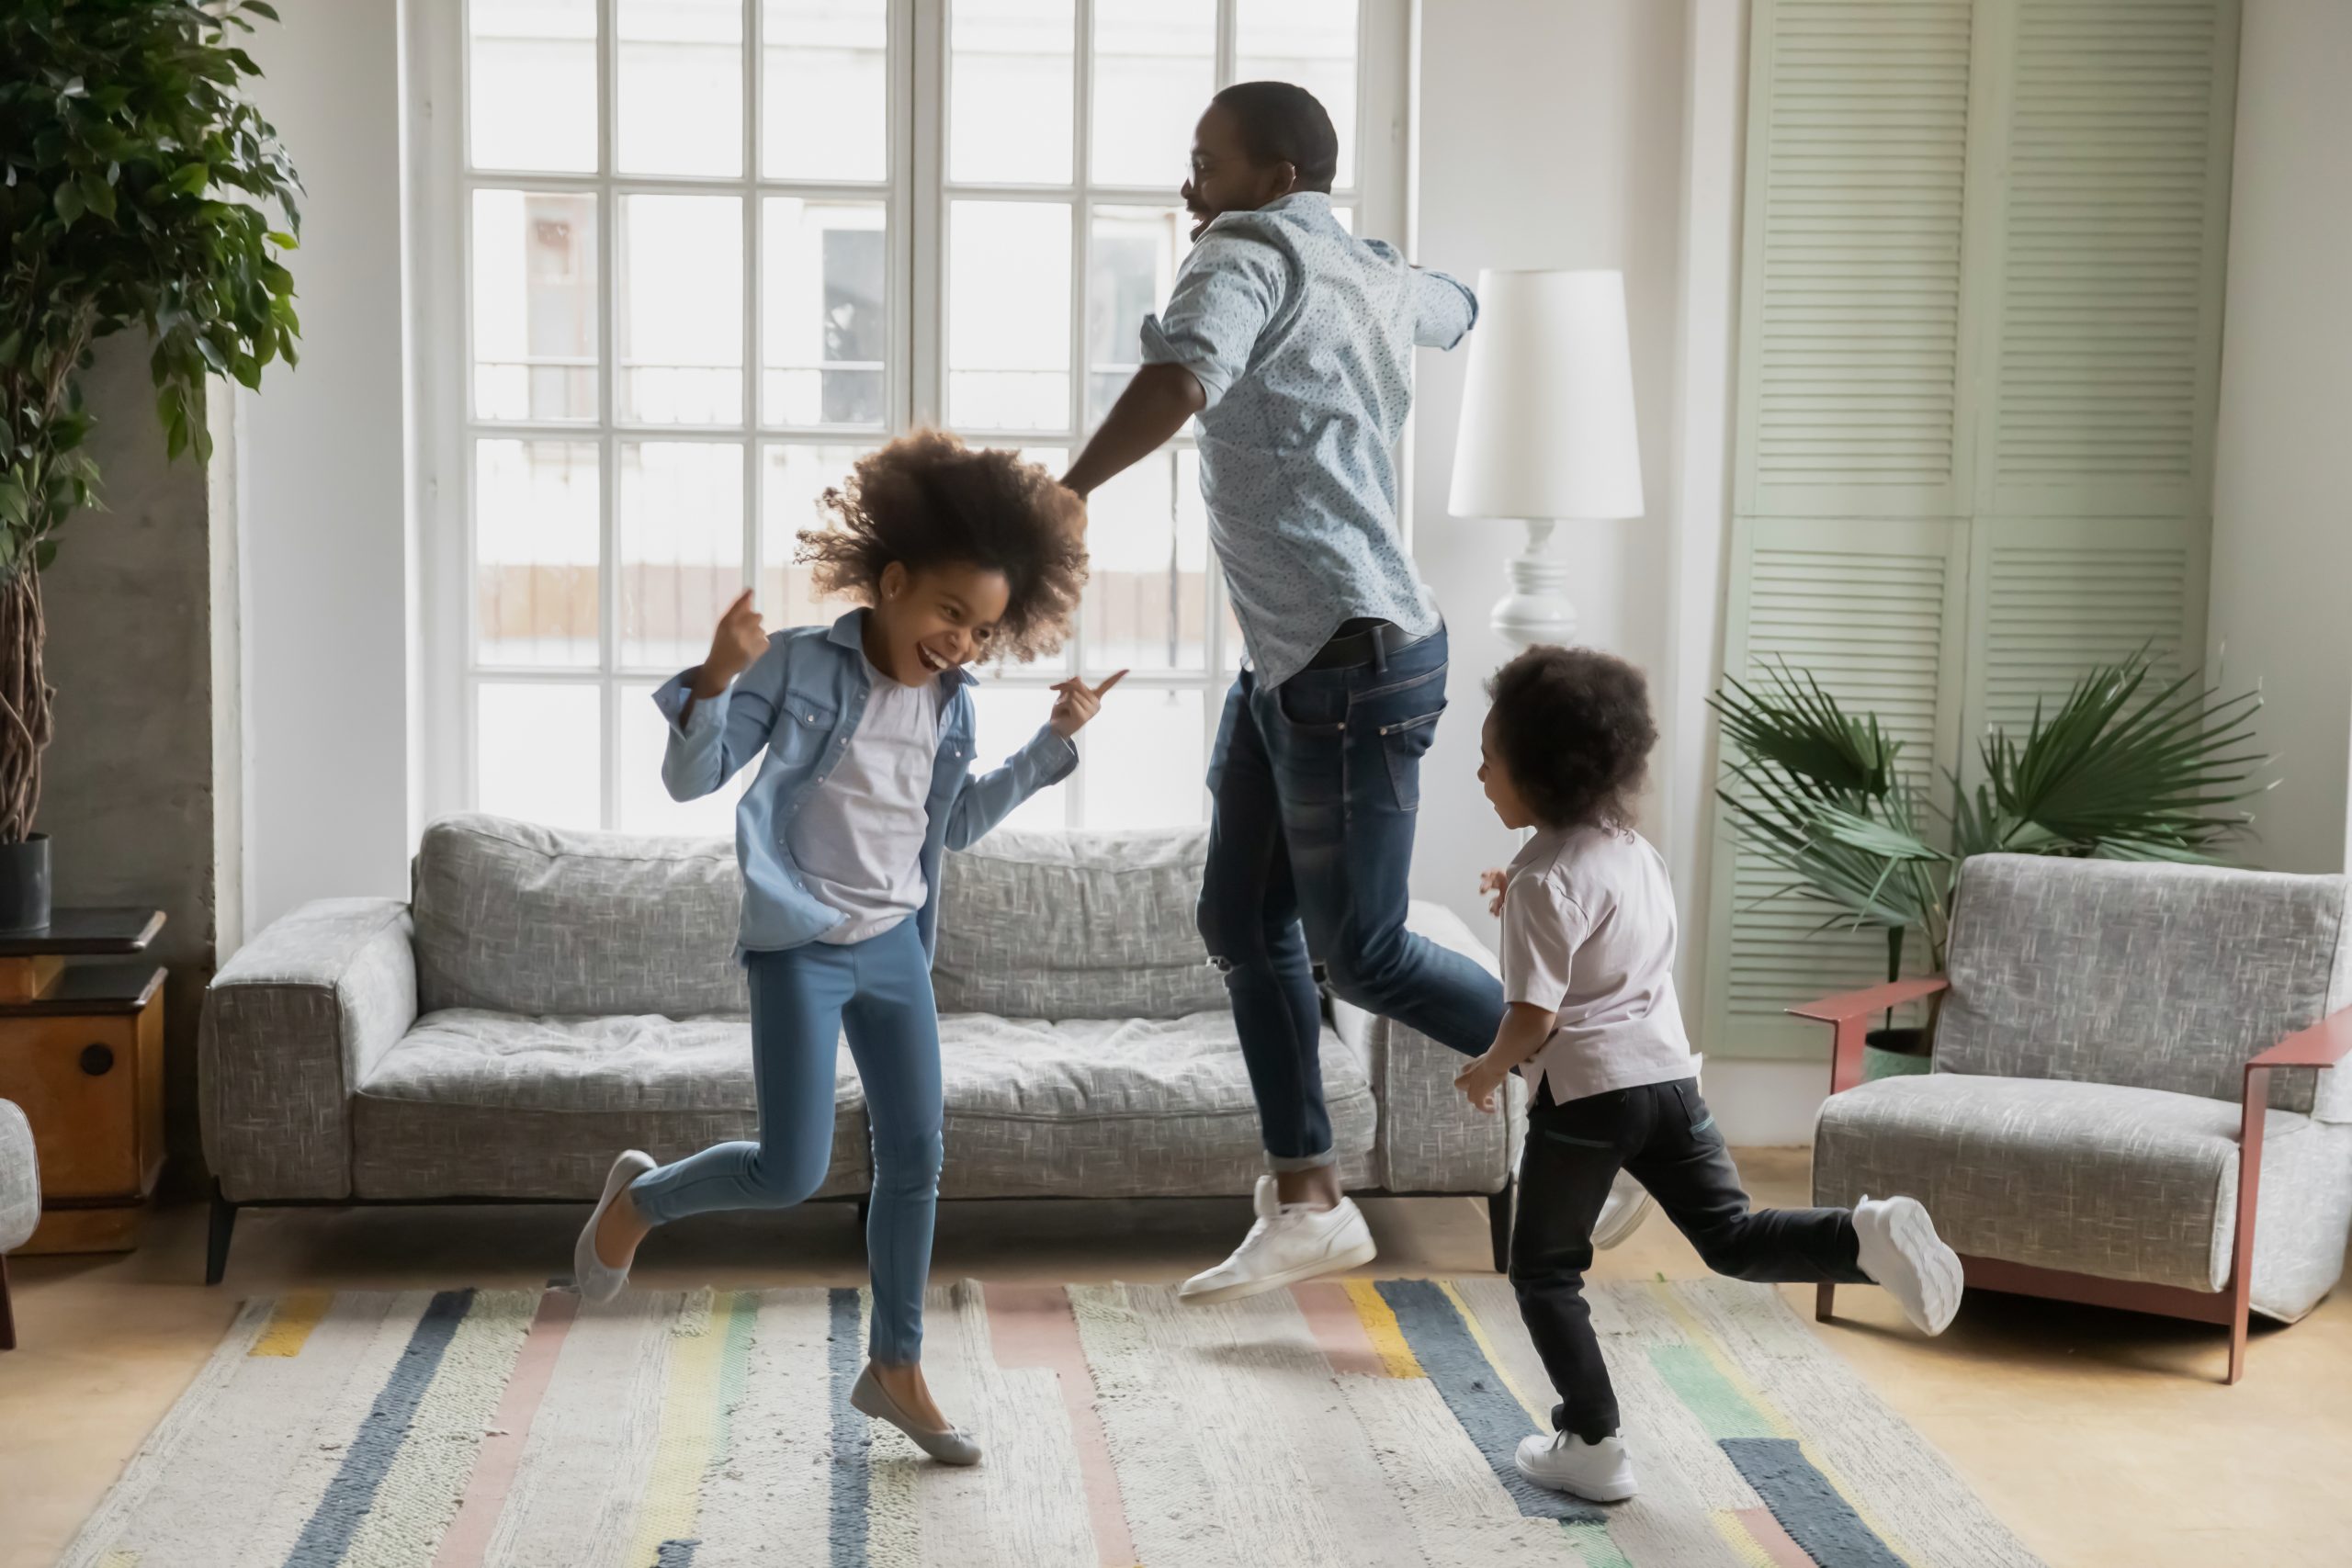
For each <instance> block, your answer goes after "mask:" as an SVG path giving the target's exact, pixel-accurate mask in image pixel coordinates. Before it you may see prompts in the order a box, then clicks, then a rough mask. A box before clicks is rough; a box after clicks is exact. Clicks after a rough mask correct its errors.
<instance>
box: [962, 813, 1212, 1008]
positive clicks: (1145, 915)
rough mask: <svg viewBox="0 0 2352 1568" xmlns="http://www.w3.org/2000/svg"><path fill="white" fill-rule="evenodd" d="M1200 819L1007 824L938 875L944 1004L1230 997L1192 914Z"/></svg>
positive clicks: (1204, 839)
mask: <svg viewBox="0 0 2352 1568" xmlns="http://www.w3.org/2000/svg"><path fill="white" fill-rule="evenodd" d="M1207 854H1208V831H1207V829H1203V828H1185V829H1170V830H1166V831H1159V832H1147V833H1135V832H1126V833H1031V832H1018V831H1009V830H1000V831H998V832H994V833H991V834H989V836H988V837H987V838H985V839H983V840H980V842H978V844H976V845H974V846H973V847H972V848H971V849H969V850H966V851H962V852H958V853H955V854H950V855H949V856H947V858H946V863H945V865H944V867H943V868H942V870H941V873H940V890H939V894H940V905H939V946H938V954H937V957H936V960H935V962H934V964H933V972H932V983H933V986H934V987H935V988H936V989H937V991H938V995H939V1009H940V1010H941V1011H942V1012H973V1013H994V1014H997V1015H999V1016H1001V1017H1005V1018H1057V1019H1126V1018H1151V1019H1178V1018H1182V1017H1184V1016H1185V1015H1186V1014H1188V1013H1195V1012H1210V1011H1218V1010H1223V1009H1225V1008H1226V1007H1227V1005H1228V1004H1227V998H1226V992H1225V978H1224V976H1222V975H1221V974H1219V973H1218V972H1217V971H1216V969H1215V968H1213V967H1211V966H1210V964H1209V962H1208V950H1207V949H1206V948H1205V947H1204V946H1203V945H1202V943H1201V937H1200V931H1199V930H1198V928H1197V927H1196V926H1195V925H1194V923H1193V919H1194V917H1193V908H1194V906H1195V905H1197V904H1198V902H1199V901H1200V896H1201V868H1202V865H1203V863H1204V861H1205V860H1206V858H1207Z"/></svg>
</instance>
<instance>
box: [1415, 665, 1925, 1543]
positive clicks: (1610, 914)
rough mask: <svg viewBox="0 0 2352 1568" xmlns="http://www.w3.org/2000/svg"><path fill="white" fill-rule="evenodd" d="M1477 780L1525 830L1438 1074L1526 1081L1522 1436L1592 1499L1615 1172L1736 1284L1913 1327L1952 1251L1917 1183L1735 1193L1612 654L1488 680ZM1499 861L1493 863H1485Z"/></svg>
mask: <svg viewBox="0 0 2352 1568" xmlns="http://www.w3.org/2000/svg"><path fill="white" fill-rule="evenodd" d="M1487 694H1488V695H1489V696H1491V697H1492V698H1493V699H1494V706H1493V708H1492V709H1491V710H1490V711H1489V712H1488V713H1487V726H1486V728H1485V730H1484V731H1482V732H1481V734H1480V737H1479V746H1480V750H1481V755H1482V758H1483V761H1481V762H1480V764H1479V767H1478V779H1479V782H1480V783H1481V784H1485V785H1486V788H1487V800H1489V801H1490V802H1492V803H1493V805H1494V807H1495V815H1497V816H1498V817H1500V818H1502V821H1503V826H1504V827H1506V828H1532V829H1535V836H1534V837H1533V838H1532V839H1530V840H1528V841H1527V845H1526V847H1525V848H1524V849H1522V850H1521V851H1520V852H1519V857H1518V858H1517V859H1516V860H1514V861H1512V862H1511V864H1510V873H1509V874H1508V877H1507V879H1505V881H1504V885H1503V887H1502V900H1503V907H1502V917H1503V942H1502V946H1503V995H1504V996H1505V997H1506V998H1509V1000H1510V1010H1509V1012H1507V1013H1506V1014H1505V1015H1504V1018H1503V1023H1502V1028H1501V1029H1500V1030H1498V1032H1496V1034H1495V1043H1494V1044H1493V1045H1491V1046H1489V1047H1488V1048H1487V1054H1486V1055H1483V1056H1480V1057H1478V1058H1476V1060H1475V1061H1473V1062H1471V1063H1470V1064H1469V1065H1468V1066H1465V1067H1464V1068H1463V1069H1462V1071H1461V1073H1460V1074H1459V1075H1458V1076H1457V1077H1455V1079H1454V1081H1455V1082H1456V1083H1457V1084H1458V1085H1460V1086H1461V1088H1462V1090H1463V1092H1464V1094H1466V1095H1468V1096H1469V1097H1470V1101H1471V1103H1472V1104H1474V1105H1476V1106H1477V1107H1478V1108H1479V1109H1480V1110H1482V1111H1492V1110H1494V1109H1495V1105H1496V1100H1497V1096H1498V1091H1499V1090H1500V1089H1502V1087H1503V1081H1504V1079H1506V1078H1507V1077H1509V1076H1510V1074H1511V1073H1512V1072H1514V1071H1524V1072H1525V1073H1526V1074H1527V1076H1528V1077H1530V1078H1531V1079H1532V1080H1533V1081H1534V1083H1535V1096H1534V1103H1533V1104H1532V1106H1530V1107H1529V1108H1528V1113H1527V1148H1526V1152H1525V1153H1524V1154H1523V1155H1522V1156H1521V1160H1520V1169H1519V1194H1520V1196H1519V1214H1518V1218H1517V1220H1516V1222H1515V1223H1514V1224H1513V1226H1512V1229H1511V1237H1510V1282H1511V1285H1512V1287H1513V1290H1514V1291H1515V1292H1516V1293H1517V1295H1518V1297H1519V1311H1520V1315H1521V1318H1523V1319H1524V1320H1525V1321H1526V1324H1527V1333H1528V1337H1530V1338H1532V1340H1534V1342H1535V1349H1536V1353H1537V1354H1538V1355H1540V1356H1541V1357H1542V1358H1543V1359H1544V1371H1546V1372H1548V1373H1549V1374H1551V1378H1552V1385H1553V1387H1554V1388H1555V1389H1556V1390H1557V1391H1558V1393H1559V1395H1560V1403H1559V1404H1557V1405H1556V1406H1555V1407H1554V1409H1553V1412H1552V1425H1553V1427H1555V1430H1554V1431H1551V1432H1547V1433H1544V1434H1541V1435H1539V1436H1534V1437H1531V1438H1527V1439H1526V1440H1525V1441H1524V1442H1522V1443H1521V1444H1520V1446H1519V1471H1520V1473H1521V1474H1522V1475H1524V1476H1526V1477H1527V1479H1529V1480H1530V1481H1532V1482H1534V1483H1537V1484H1538V1485H1542V1486H1549V1487H1552V1488H1554V1489H1555V1490H1558V1491H1562V1492H1569V1493H1573V1494H1575V1495H1577V1496H1579V1497H1585V1498H1589V1499H1590V1500H1592V1501H1594V1502H1599V1503H1611V1502H1615V1501H1616V1500H1618V1499H1619V1498H1622V1497H1630V1496H1632V1495H1634V1466H1633V1461H1632V1460H1631V1459H1630V1458H1629V1457H1628V1456H1627V1454H1626V1452H1625V1445H1624V1443H1623V1441H1622V1440H1621V1439H1620V1438H1619V1437H1618V1432H1617V1395H1616V1393H1615V1392H1614V1391H1613V1390H1612V1389H1611V1387H1610V1383H1609V1369H1608V1368H1607V1366H1606V1365H1604V1364H1603V1363H1602V1361H1601V1359H1600V1341H1599V1339H1598V1338H1596V1337H1595V1336H1594V1334H1593V1331H1592V1314H1591V1309H1590V1308H1589V1306H1587V1305H1586V1303H1585V1299H1584V1275H1585V1270H1586V1269H1589V1268H1591V1267H1592V1227H1593V1221H1594V1219H1595V1218H1596V1217H1597V1216H1598V1215H1599V1214H1600V1205H1601V1201H1602V1200H1603V1199H1605V1198H1607V1197H1608V1196H1609V1189H1610V1184H1611V1182H1612V1181H1614V1180H1615V1179H1616V1177H1617V1172H1618V1171H1619V1169H1621V1168H1622V1169H1624V1170H1626V1171H1628V1172H1630V1173H1632V1175H1633V1177H1634V1179H1635V1180H1637V1181H1639V1182H1640V1183H1641V1184H1642V1185H1643V1186H1644V1187H1646V1188H1648V1189H1649V1191H1650V1195H1651V1196H1652V1197H1654V1198H1656V1199H1657V1203H1658V1207H1659V1208H1661V1209H1663V1210H1665V1211H1666V1215H1667V1218H1668V1219H1670V1220H1672V1221H1673V1222H1674V1224H1675V1225H1676V1227H1677V1228H1679V1230H1680V1231H1681V1232H1682V1234H1683V1235H1686V1236H1688V1237H1690V1238H1691V1245H1692V1246H1694V1247H1697V1248H1698V1249H1699V1256H1700V1257H1701V1258H1704V1259H1705V1260H1706V1262H1707V1266H1708V1267H1709V1268H1711V1269H1714V1270H1715V1271H1716V1272H1717V1273H1721V1274H1729V1275H1731V1276H1733V1277H1734V1278H1736V1279H1741V1280H1838V1281H1839V1282H1841V1283H1844V1282H1850V1283H1857V1284H1859V1283H1862V1282H1864V1281H1875V1282H1876V1283H1878V1284H1881V1285H1883V1286H1885V1287H1886V1290H1887V1292H1888V1293H1889V1294H1890V1295H1892V1296H1894V1299H1895V1301H1896V1303H1898V1304H1899V1305H1901V1307H1902V1308H1903V1315H1904V1316H1905V1317H1907V1318H1909V1319H1910V1320H1911V1323H1912V1325H1913V1326H1915V1327H1917V1329H1919V1330H1920V1331H1921V1332H1922V1333H1925V1334H1941V1333H1942V1332H1943V1331H1944V1328H1945V1325H1948V1324H1950V1323H1951V1317H1952V1313H1953V1311H1954V1309H1956V1308H1957V1307H1958V1306H1959V1304H1960V1289H1961V1269H1960V1259H1959V1258H1958V1257H1957V1256H1955V1255H1954V1254H1953V1252H1952V1249H1951V1247H1947V1246H1945V1245H1944V1244H1943V1242H1942V1241H1940V1240H1939V1239H1938V1238H1937V1235H1936V1227H1935V1225H1934V1224H1933V1223H1932V1222H1930V1221H1929V1219H1928V1211H1927V1210H1926V1209H1924V1208H1922V1207H1921V1206H1920V1204H1919V1202H1918V1201H1917V1200H1916V1199H1911V1198H1883V1199H1873V1198H1865V1199H1863V1200H1862V1201H1861V1203H1860V1206H1859V1207H1857V1208H1855V1209H1852V1210H1850V1211H1849V1210H1845V1209H1751V1208H1749V1207H1748V1203H1747V1192H1746V1191H1745V1190H1743V1189H1742V1188H1741V1187H1740V1184H1739V1172H1738V1171H1737V1170H1736V1169H1734V1168H1733V1167H1732V1163H1731V1156H1730V1154H1729V1153H1728V1152H1727V1151H1726V1150H1725V1149H1724V1135H1723V1133H1722V1131H1721V1130H1720V1129H1718V1128H1717V1127H1716V1125H1715V1119H1714V1117H1713V1116H1712V1115H1710V1114H1709V1113H1708V1111H1707V1105H1706V1101H1704V1100H1701V1099H1700V1098H1699V1084H1698V1080H1697V1078H1696V1077H1693V1075H1692V1071H1691V1041H1690V1037H1689V1036H1687V1035H1686V1034H1684V1033H1683V1032H1682V1011H1681V1009H1680V1008H1679V1006H1678V1005H1677V1003H1676V1001H1675V995H1674V942H1675V930H1674V888H1673V886H1671V884H1669V883H1668V880H1667V874H1666V862H1665V860H1664V859H1663V858H1662V857H1661V856H1660V855H1659V854H1658V852H1657V850H1655V849H1653V848H1652V847H1651V846H1650V843H1649V841H1648V840H1645V839H1644V838H1643V837H1641V835H1639V834H1638V833H1635V832H1634V829H1633V803H1634V795H1636V794H1637V793H1638V792H1639V791H1640V789H1641V784H1642V774H1643V771H1644V769H1645V766H1646V764H1647V762H1648V759H1649V754H1650V748H1651V747H1652V746H1654V745H1656V744H1657V725H1656V724H1654V723H1653V722H1652V721H1651V718H1650V703H1649V688H1648V685H1647V683H1646V682H1644V681H1643V679H1642V674H1641V671H1638V670H1636V669H1634V667H1633V666H1632V665H1630V664H1627V663H1626V662H1624V661H1623V660H1619V659H1612V658H1611V657H1610V656H1609V655H1607V654H1605V653H1596V652H1594V651H1592V650H1591V649H1582V648H1531V649H1528V650H1527V651H1526V652H1525V653H1522V654H1521V655H1520V656H1519V657H1518V658H1517V659H1514V660H1511V661H1510V663H1509V664H1506V665H1504V666H1503V667H1502V670H1501V671H1500V672H1498V674H1497V675H1496V676H1495V678H1494V680H1493V682H1491V683H1490V684H1489V685H1488V686H1487ZM1488 875H1489V876H1490V877H1491V876H1493V875H1494V874H1493V873H1489V874H1488Z"/></svg>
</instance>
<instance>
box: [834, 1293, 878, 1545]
mask: <svg viewBox="0 0 2352 1568" xmlns="http://www.w3.org/2000/svg"><path fill="white" fill-rule="evenodd" d="M827 1303H828V1305H829V1307H830V1310H831V1319H830V1321H829V1323H828V1325H827V1332H826V1335H825V1339H826V1346H825V1359H826V1364H827V1366H828V1367H829V1368H830V1369H831V1372H832V1380H833V1502H832V1544H833V1554H832V1568H866V1564H865V1529H866V1517H865V1505H866V1494H867V1491H868V1488H869V1486H870V1484H871V1481H872V1477H871V1474H870V1473H869V1471H868V1468H867V1467H868V1465H869V1464H870V1463H871V1455H870V1450H871V1449H872V1447H873V1443H874V1436H873V1433H872V1431H871V1430H870V1429H869V1427H868V1426H867V1423H866V1419H865V1416H861V1415H859V1414H858V1413H857V1412H856V1411H855V1410H853V1409H851V1408H850V1403H849V1391H850V1390H851V1389H852V1388H854V1387H855V1386H856V1385H857V1374H858V1372H859V1371H860V1370H861V1369H862V1367H863V1364H864V1360H865V1358H864V1357H863V1356H861V1355H860V1354H859V1351H860V1350H861V1349H862V1348H863V1347H862V1346H861V1345H860V1343H859V1341H860V1339H861V1338H862V1336H861V1335H860V1334H859V1332H858V1330H859V1329H860V1328H861V1327H863V1326H864V1325H863V1324H862V1323H861V1322H860V1318H861V1315H862V1314H860V1313H859V1311H858V1302H857V1292H855V1291H854V1290H840V1289H836V1290H834V1291H832V1292H831V1293H830V1294H829V1295H828V1297H827Z"/></svg>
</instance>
